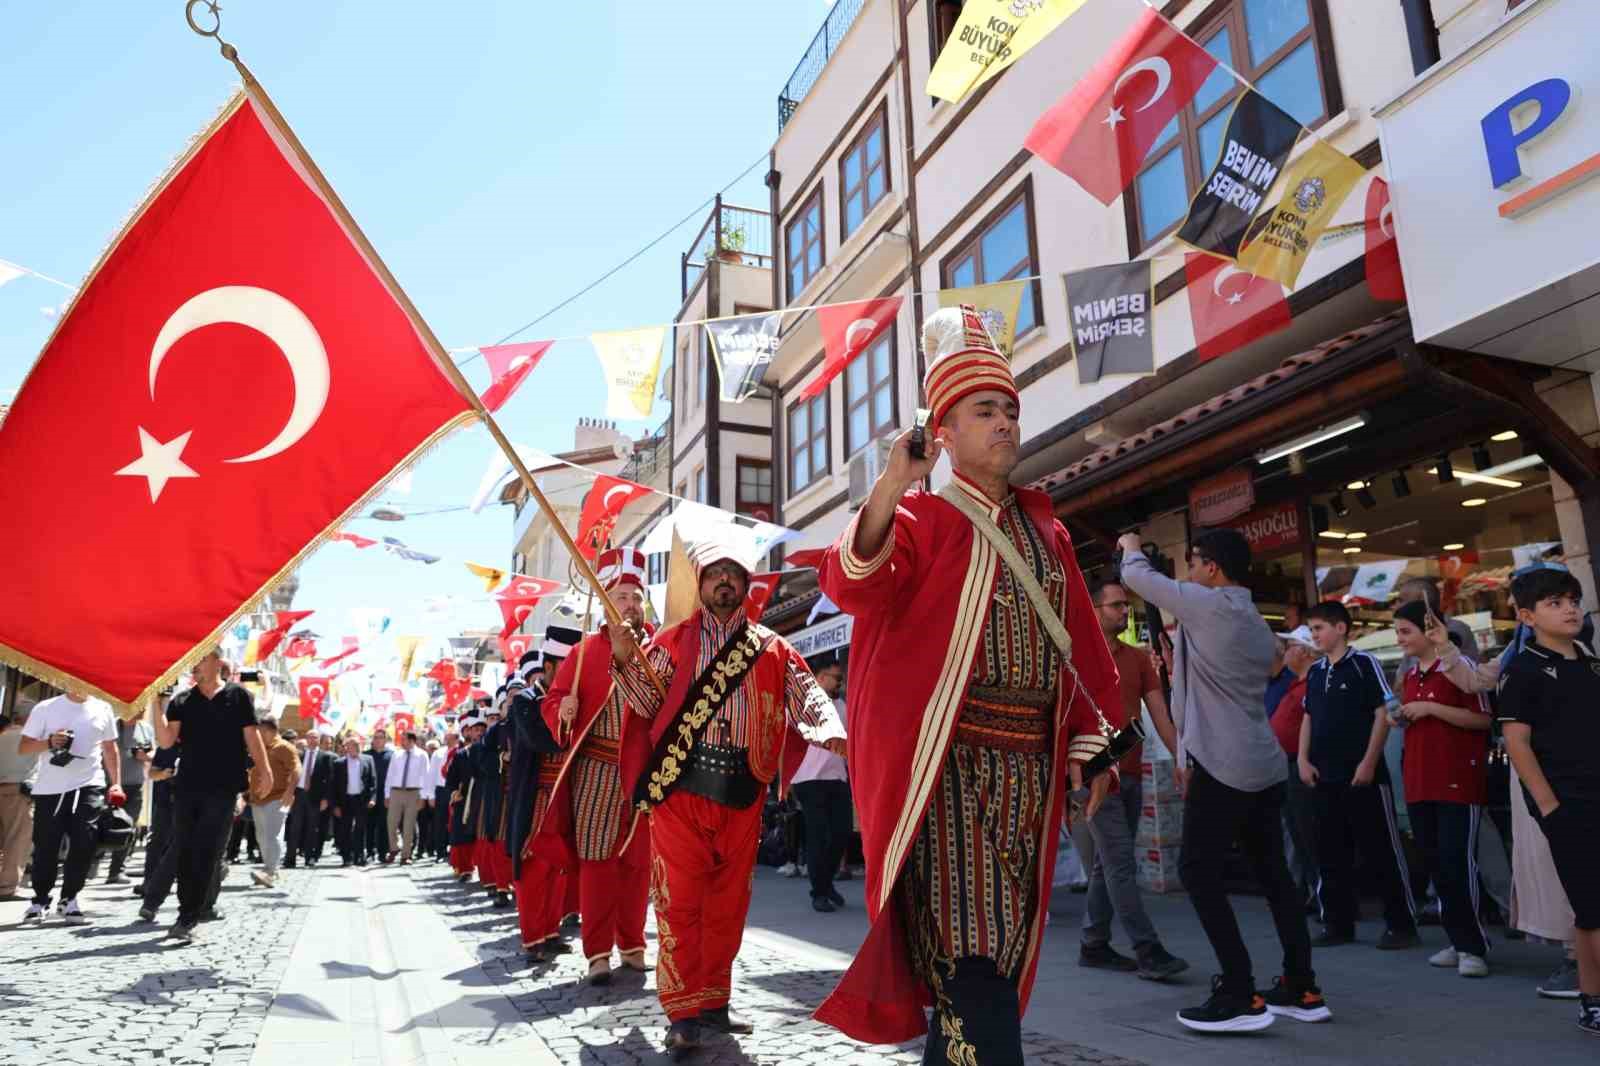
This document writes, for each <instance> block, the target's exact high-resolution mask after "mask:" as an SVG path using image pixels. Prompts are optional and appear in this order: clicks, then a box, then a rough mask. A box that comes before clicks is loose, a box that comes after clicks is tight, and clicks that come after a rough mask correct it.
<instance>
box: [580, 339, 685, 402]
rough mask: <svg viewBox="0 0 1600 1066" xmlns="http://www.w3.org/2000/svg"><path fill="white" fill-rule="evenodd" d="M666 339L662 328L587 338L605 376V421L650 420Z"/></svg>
mask: <svg viewBox="0 0 1600 1066" xmlns="http://www.w3.org/2000/svg"><path fill="white" fill-rule="evenodd" d="M666 335H667V327H666V326H646V327H645V328H643V329H626V330H620V331H617V332H614V333H594V334H591V335H590V336H589V342H590V343H591V344H593V345H594V351H595V354H596V355H598V356H599V357H600V366H601V369H602V370H604V371H605V375H606V417H607V418H649V417H650V409H651V407H652V406H653V405H654V403H655V397H656V379H657V378H658V377H660V376H661V342H662V340H663V339H664V338H665V337H666Z"/></svg>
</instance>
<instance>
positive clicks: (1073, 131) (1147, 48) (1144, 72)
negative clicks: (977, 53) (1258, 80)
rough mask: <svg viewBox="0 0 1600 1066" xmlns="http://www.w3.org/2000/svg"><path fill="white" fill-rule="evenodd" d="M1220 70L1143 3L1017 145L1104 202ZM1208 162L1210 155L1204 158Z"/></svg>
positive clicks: (1125, 182) (1118, 193)
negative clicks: (1126, 27) (1125, 27)
mask: <svg viewBox="0 0 1600 1066" xmlns="http://www.w3.org/2000/svg"><path fill="white" fill-rule="evenodd" d="M1216 68H1217V61H1216V59H1215V58H1213V57H1212V55H1211V53H1209V52H1207V51H1206V50H1205V49H1204V48H1201V47H1200V46H1199V45H1198V44H1195V43H1194V41H1192V40H1190V39H1189V38H1188V37H1186V36H1184V34H1183V31H1181V30H1179V29H1178V28H1177V27H1176V26H1174V25H1172V23H1170V22H1168V21H1167V20H1166V19H1164V18H1162V17H1161V16H1160V15H1159V14H1158V13H1157V12H1155V11H1154V10H1152V9H1150V8H1146V9H1145V11H1144V14H1142V15H1141V16H1139V20H1138V21H1137V22H1136V23H1134V26H1133V29H1131V30H1129V31H1128V32H1127V33H1126V34H1124V35H1123V37H1122V39H1121V40H1120V41H1118V42H1117V43H1116V44H1115V45H1113V46H1112V48H1111V50H1110V51H1109V52H1107V53H1106V54H1105V57H1104V58H1102V59H1101V60H1100V62H1098V63H1096V64H1095V66H1094V69H1093V70H1091V71H1090V72H1089V73H1088V74H1087V75H1086V76H1085V77H1084V78H1083V80H1082V81H1080V82H1078V84H1076V85H1074V86H1073V87H1072V88H1071V89H1070V90H1069V91H1068V92H1067V95H1065V96H1063V97H1062V98H1061V99H1060V100H1059V101H1057V103H1056V104H1055V105H1054V106H1053V107H1051V108H1050V110H1048V111H1046V112H1045V113H1044V115H1043V116H1041V117H1040V119H1039V121H1038V122H1037V123H1035V124H1034V127H1033V129H1032V130H1031V131H1030V132H1029V133H1028V136H1027V138H1026V139H1024V141H1023V142H1022V143H1023V144H1024V146H1026V147H1027V149H1028V151H1030V152H1032V153H1033V154H1034V155H1036V156H1038V157H1039V158H1040V159H1043V160H1044V161H1045V162H1046V163H1049V164H1050V165H1051V166H1053V167H1055V168H1056V169H1057V170H1059V171H1061V172H1062V173H1064V174H1066V175H1067V176H1068V177H1070V178H1073V179H1074V180H1076V181H1077V183H1078V184H1079V185H1082V186H1083V187H1084V189H1085V190H1087V191H1088V193H1089V195H1090V196H1093V197H1094V198H1095V199H1096V200H1099V201H1100V202H1101V203H1103V204H1109V203H1111V201H1113V200H1115V199H1116V198H1117V197H1118V196H1121V195H1122V190H1124V189H1126V188H1127V187H1128V183H1129V182H1131V181H1132V180H1133V176H1134V175H1135V174H1137V173H1139V167H1140V166H1141V165H1143V163H1144V159H1145V156H1146V155H1148V154H1149V152H1150V149H1151V148H1154V147H1155V143H1156V139H1157V138H1158V137H1160V136H1161V132H1162V130H1164V129H1166V127H1167V124H1168V123H1170V122H1171V121H1172V120H1173V119H1174V118H1175V117H1176V116H1177V114H1178V112H1179V111H1181V110H1183V108H1184V105H1185V104H1187V103H1188V102H1189V101H1190V100H1193V99H1194V96H1195V93H1197V92H1199V91H1200V86H1201V85H1203V84H1204V83H1205V80H1206V79H1207V78H1208V77H1210V76H1211V72H1212V71H1213V70H1215V69H1216ZM1202 162H1203V164H1204V165H1210V163H1211V160H1209V159H1207V160H1203V161H1202Z"/></svg>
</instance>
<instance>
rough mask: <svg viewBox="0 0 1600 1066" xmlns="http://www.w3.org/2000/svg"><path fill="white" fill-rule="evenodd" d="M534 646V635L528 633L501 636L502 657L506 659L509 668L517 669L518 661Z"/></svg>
mask: <svg viewBox="0 0 1600 1066" xmlns="http://www.w3.org/2000/svg"><path fill="white" fill-rule="evenodd" d="M532 646H533V636H532V635H531V634H528V633H513V634H511V635H510V636H509V637H501V638H500V658H501V659H503V660H505V664H506V669H507V670H515V669H516V668H517V663H519V662H521V661H522V657H523V656H524V655H526V654H528V649H529V648H530V647H532Z"/></svg>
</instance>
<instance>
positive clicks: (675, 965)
mask: <svg viewBox="0 0 1600 1066" xmlns="http://www.w3.org/2000/svg"><path fill="white" fill-rule="evenodd" d="M650 820H651V826H650V843H651V858H650V895H651V900H652V902H653V903H654V904H655V908H656V935H657V941H658V943H657V959H656V992H657V994H658V995H659V996H660V998H661V1007H662V1009H663V1010H665V1011H666V1012H667V1017H668V1018H669V1019H670V1020H672V1021H675V1022H676V1021H681V1020H683V1019H685V1018H692V1017H694V1016H695V1015H697V1014H699V1013H700V1012H701V1011H702V1010H707V1009H711V1008H716V1007H723V1006H726V1005H727V1003H728V994H729V988H730V986H731V985H732V983H733V960H734V956H736V955H738V954H739V942H740V941H741V940H742V939H743V938H744V921H745V915H746V914H747V913H748V912H749V910H750V880H751V876H752V874H753V873H754V871H755V865H756V846H757V845H758V844H759V843H760V840H761V804H760V803H752V804H751V805H750V806H749V807H746V808H744V809H743V810H736V809H735V808H733V807H725V806H723V805H722V804H720V803H715V802H713V801H711V800H708V799H706V798H704V797H702V796H696V795H693V794H691V793H688V792H684V791H682V790H679V791H677V792H674V793H672V795H670V796H668V797H667V801H666V802H665V803H662V804H660V805H659V806H657V807H656V808H655V811H654V813H653V814H652V815H651V819H650ZM584 921H585V926H586V928H585V930H584V932H585V933H587V932H588V929H587V923H588V919H587V917H585V919H584Z"/></svg>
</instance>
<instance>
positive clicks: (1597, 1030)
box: [1578, 996, 1600, 1036]
mask: <svg viewBox="0 0 1600 1066" xmlns="http://www.w3.org/2000/svg"><path fill="white" fill-rule="evenodd" d="M1578 1028H1579V1029H1582V1030H1583V1031H1584V1032H1586V1033H1588V1034H1589V1035H1590V1036H1600V996H1582V997H1580V998H1579V1000H1578Z"/></svg>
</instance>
